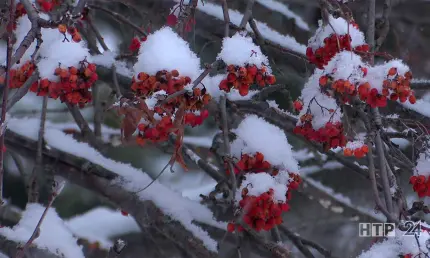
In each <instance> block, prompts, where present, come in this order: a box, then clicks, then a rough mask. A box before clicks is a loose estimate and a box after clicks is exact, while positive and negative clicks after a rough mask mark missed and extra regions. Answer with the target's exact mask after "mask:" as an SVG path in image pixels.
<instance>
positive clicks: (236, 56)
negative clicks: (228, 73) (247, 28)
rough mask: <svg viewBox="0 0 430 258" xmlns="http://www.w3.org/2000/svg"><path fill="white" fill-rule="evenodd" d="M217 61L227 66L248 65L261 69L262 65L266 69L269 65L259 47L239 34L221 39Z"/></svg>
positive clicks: (248, 38) (250, 39) (249, 38)
mask: <svg viewBox="0 0 430 258" xmlns="http://www.w3.org/2000/svg"><path fill="white" fill-rule="evenodd" d="M218 59H221V60H223V61H224V62H225V63H226V64H227V65H238V66H245V65H246V64H250V65H256V66H257V67H258V68H261V67H262V65H265V66H266V67H268V64H269V60H268V59H267V57H266V56H265V55H263V53H262V52H261V49H260V47H259V46H257V45H255V44H254V42H252V38H251V37H247V36H245V35H242V34H241V33H240V32H237V33H236V34H234V35H233V36H232V37H226V38H224V39H223V41H222V48H221V52H220V53H219V54H218ZM268 68H269V67H268Z"/></svg>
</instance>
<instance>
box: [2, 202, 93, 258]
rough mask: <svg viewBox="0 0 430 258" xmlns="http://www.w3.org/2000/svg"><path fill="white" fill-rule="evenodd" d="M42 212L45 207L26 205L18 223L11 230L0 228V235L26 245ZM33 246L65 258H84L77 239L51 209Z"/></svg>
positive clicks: (35, 204)
mask: <svg viewBox="0 0 430 258" xmlns="http://www.w3.org/2000/svg"><path fill="white" fill-rule="evenodd" d="M44 211H45V207H43V206H42V205H40V204H38V203H30V204H27V207H26V209H25V210H24V212H23V213H22V217H21V220H20V221H19V223H18V224H17V225H15V226H14V227H13V228H7V227H4V228H0V235H3V236H5V237H6V238H7V239H10V240H12V241H15V242H20V243H26V242H27V241H28V240H29V239H30V236H31V235H32V234H33V231H34V229H35V228H36V225H37V223H38V222H39V220H40V218H41V217H42V214H43V212H44ZM33 244H35V245H36V246H38V247H39V248H43V249H47V250H48V251H49V252H51V253H53V254H57V255H60V256H63V257H65V258H85V256H84V254H83V252H82V247H80V246H78V244H77V239H76V238H75V237H74V236H73V234H72V233H71V232H70V231H69V229H68V228H67V227H66V225H65V224H64V222H63V220H62V219H61V218H60V217H59V216H58V214H57V212H56V211H55V209H53V208H50V209H49V210H48V212H47V214H46V217H45V219H44V220H43V223H42V225H41V226H40V235H39V237H38V238H36V239H35V240H34V242H33Z"/></svg>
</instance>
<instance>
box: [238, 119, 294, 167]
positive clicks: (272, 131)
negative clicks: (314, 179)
mask: <svg viewBox="0 0 430 258" xmlns="http://www.w3.org/2000/svg"><path fill="white" fill-rule="evenodd" d="M234 133H236V135H237V138H236V140H235V141H233V142H232V143H231V151H232V154H233V155H234V156H236V157H238V158H240V157H241V155H242V154H251V155H252V154H255V153H256V152H260V153H262V154H263V155H264V159H265V160H267V161H268V162H269V163H270V164H272V166H276V167H279V168H280V169H286V170H288V171H290V172H294V173H296V172H298V171H299V166H298V163H297V161H296V160H295V159H294V157H293V152H292V150H291V145H290V144H289V143H288V140H287V137H286V135H285V133H284V132H283V131H282V130H281V129H280V128H278V127H276V126H274V125H272V124H270V123H268V122H267V121H265V120H264V119H262V118H259V117H258V116H256V115H250V116H247V117H246V118H245V119H244V120H243V121H242V122H241V123H240V124H239V126H238V127H237V129H235V130H234Z"/></svg>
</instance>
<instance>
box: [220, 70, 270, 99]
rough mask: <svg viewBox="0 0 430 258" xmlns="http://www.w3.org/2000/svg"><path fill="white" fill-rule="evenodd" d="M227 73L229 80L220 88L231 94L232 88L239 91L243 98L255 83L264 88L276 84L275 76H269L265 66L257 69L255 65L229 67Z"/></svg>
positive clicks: (223, 81) (224, 81)
mask: <svg viewBox="0 0 430 258" xmlns="http://www.w3.org/2000/svg"><path fill="white" fill-rule="evenodd" d="M227 72H228V75H227V78H226V79H224V80H222V81H221V83H220V84H219V88H220V89H221V90H223V91H225V92H230V90H231V89H232V88H234V89H237V90H239V94H240V95H241V96H246V95H248V92H249V87H250V86H251V85H252V84H254V83H256V84H258V85H259V86H260V87H264V86H266V84H269V85H271V84H274V83H275V82H276V78H275V76H274V75H272V74H269V73H268V72H267V68H266V67H265V66H263V67H261V68H257V66H255V65H245V66H244V67H241V66H235V65H229V66H228V67H227Z"/></svg>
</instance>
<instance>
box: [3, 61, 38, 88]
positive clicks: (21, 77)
mask: <svg viewBox="0 0 430 258" xmlns="http://www.w3.org/2000/svg"><path fill="white" fill-rule="evenodd" d="M35 69H36V66H35V65H34V63H32V62H30V61H27V62H25V63H24V64H23V65H21V67H19V68H18V69H11V70H10V80H9V82H10V84H9V85H10V86H9V87H10V88H11V89H17V88H21V86H22V85H24V83H25V82H26V81H27V79H28V78H29V77H30V76H31V75H32V74H33V72H34V70H35ZM4 82H5V77H4V76H0V84H3V83H4ZM35 84H36V85H37V82H36V83H35Z"/></svg>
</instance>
